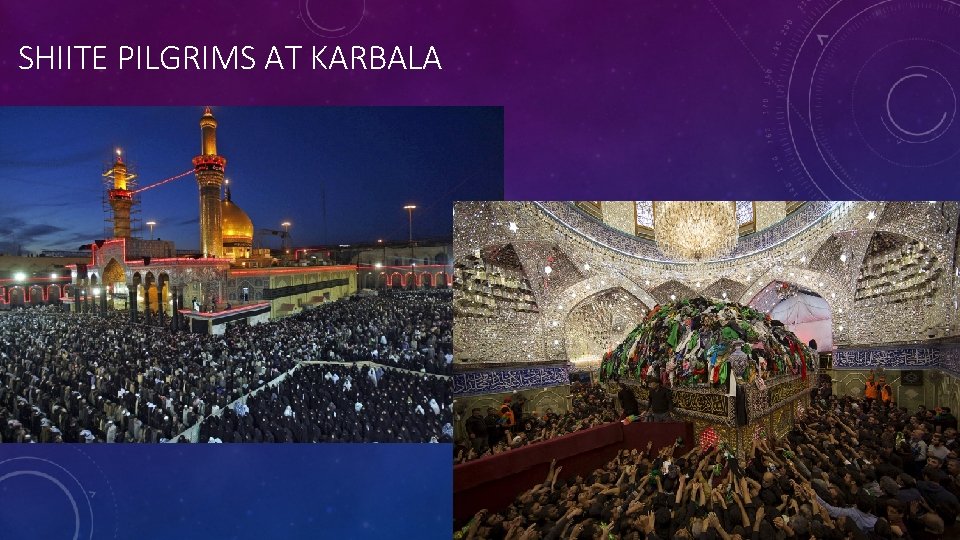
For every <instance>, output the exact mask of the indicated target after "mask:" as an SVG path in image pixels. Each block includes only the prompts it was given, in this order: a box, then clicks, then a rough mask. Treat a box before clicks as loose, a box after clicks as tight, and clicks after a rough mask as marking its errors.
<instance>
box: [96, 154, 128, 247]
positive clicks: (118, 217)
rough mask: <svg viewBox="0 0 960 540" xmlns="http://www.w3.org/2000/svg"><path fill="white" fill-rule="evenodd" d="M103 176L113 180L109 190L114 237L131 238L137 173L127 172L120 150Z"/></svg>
mask: <svg viewBox="0 0 960 540" xmlns="http://www.w3.org/2000/svg"><path fill="white" fill-rule="evenodd" d="M103 176H104V177H106V178H110V179H112V180H113V188H112V189H108V190H107V195H108V197H109V200H110V208H112V209H113V237H114V238H130V207H132V206H133V191H132V190H131V188H132V187H133V179H134V178H136V175H133V174H130V173H128V172H127V165H126V164H125V163H124V162H123V157H122V156H121V155H120V150H119V149H117V159H116V161H114V162H113V166H112V167H110V168H109V169H108V170H107V171H106V172H104V173H103Z"/></svg>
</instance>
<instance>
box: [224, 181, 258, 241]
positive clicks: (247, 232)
mask: <svg viewBox="0 0 960 540" xmlns="http://www.w3.org/2000/svg"><path fill="white" fill-rule="evenodd" d="M220 211H221V212H222V216H223V218H222V219H223V222H222V223H223V245H224V247H250V246H252V245H253V221H251V220H250V216H248V215H247V213H246V212H244V211H243V210H241V209H240V207H239V206H237V205H236V204H234V203H233V201H231V200H230V190H229V188H228V189H227V197H226V198H225V199H224V200H222V201H220Z"/></svg>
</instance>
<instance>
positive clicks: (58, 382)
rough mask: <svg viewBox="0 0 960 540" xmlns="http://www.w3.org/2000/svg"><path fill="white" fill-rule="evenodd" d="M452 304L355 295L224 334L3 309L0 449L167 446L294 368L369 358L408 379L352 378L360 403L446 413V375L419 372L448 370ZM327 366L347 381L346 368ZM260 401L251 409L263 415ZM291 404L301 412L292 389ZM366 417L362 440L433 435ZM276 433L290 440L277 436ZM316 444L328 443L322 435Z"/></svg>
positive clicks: (429, 295) (441, 294) (445, 299)
mask: <svg viewBox="0 0 960 540" xmlns="http://www.w3.org/2000/svg"><path fill="white" fill-rule="evenodd" d="M450 300H451V293H450V292H449V291H396V292H387V293H385V294H381V295H379V296H369V297H359V296H354V297H350V298H347V299H343V300H340V301H337V302H331V303H327V304H323V305H321V306H318V307H317V308H314V309H310V310H307V311H304V312H301V313H299V314H297V315H294V316H291V317H287V318H284V319H278V320H274V321H270V322H267V323H263V324H259V325H256V326H247V325H243V324H234V325H231V326H229V327H228V329H227V331H226V333H225V334H224V335H205V334H192V333H183V332H181V333H172V332H170V331H169V330H168V329H166V328H159V327H152V326H146V325H142V324H132V323H130V321H129V319H128V318H127V317H128V316H127V315H126V314H124V313H121V312H108V313H107V314H76V313H64V312H62V311H60V310H59V309H58V307H56V306H46V307H34V308H27V309H18V310H13V311H9V312H4V313H0V376H2V384H0V442H95V441H96V442H100V441H106V442H161V441H163V440H165V439H166V440H170V439H171V438H174V437H176V436H177V434H179V433H182V432H183V431H184V430H185V429H186V428H188V427H190V426H192V425H194V424H195V423H196V422H198V421H199V420H200V419H202V418H204V417H206V416H208V415H211V414H215V413H222V412H223V411H225V410H227V409H228V406H229V404H231V403H233V402H234V401H235V400H237V399H238V398H240V397H241V396H244V395H246V394H248V393H250V392H251V391H252V390H254V389H257V388H259V387H261V386H263V385H265V384H266V383H267V382H268V381H271V380H273V379H275V378H276V377H278V376H279V375H281V374H282V373H284V372H287V371H289V370H290V369H291V368H292V367H294V366H295V365H296V364H297V363H298V362H301V361H332V362H357V361H366V362H376V363H379V364H382V365H384V366H388V367H393V368H399V369H404V370H410V371H413V372H416V373H413V374H405V375H400V373H402V372H400V371H398V370H395V369H388V370H385V373H384V374H383V375H382V376H383V381H382V383H381V384H378V385H377V386H375V387H373V388H371V387H370V386H368V385H366V384H365V383H363V382H362V381H363V379H362V377H360V378H359V379H360V380H359V381H358V383H359V384H358V385H357V387H358V389H360V390H359V391H363V392H376V393H377V394H376V395H374V394H372V395H368V396H363V399H364V401H363V402H364V403H366V404H365V405H364V407H369V409H370V411H371V412H377V411H376V408H377V407H380V406H383V405H384V404H387V405H388V406H389V404H390V403H391V402H395V401H396V400H399V399H406V398H409V399H410V400H412V401H414V402H417V404H422V406H423V407H425V408H428V407H430V400H431V399H432V400H434V401H435V402H436V403H437V404H438V405H439V406H440V408H441V413H439V414H438V415H437V416H439V417H443V415H444V414H446V415H447V417H449V416H450V414H451V412H450V411H451V409H450V407H451V401H450V398H449V394H448V393H444V392H442V391H437V389H438V388H439V383H438V382H437V381H441V380H443V379H440V378H434V377H427V375H428V374H448V373H450V369H451V362H452V334H451V332H452V323H453V321H452V312H451V307H450V306H451V303H450ZM330 369H333V370H342V371H341V373H340V374H339V376H340V377H346V376H348V375H351V373H350V372H349V369H348V368H333V367H331V368H330ZM297 371H298V372H299V371H303V370H302V369H298V370H297ZM313 372H314V371H313V370H306V371H304V377H305V378H304V380H303V382H302V384H301V388H302V387H315V388H319V385H318V383H317V382H316V381H315V380H314V379H313V378H312V374H313ZM354 379H358V378H357V377H354ZM295 380H296V373H295V374H294V377H293V378H292V379H291V381H295ZM403 381H406V383H405V384H404V383H403ZM374 389H375V390H374ZM288 391H289V392H293V390H288V389H287V388H286V387H285V388H284V389H283V392H282V393H283V394H284V396H286V395H287V394H286V393H287V392H288ZM419 392H424V393H423V394H420V393H419ZM272 393H276V390H274V391H273V392H272ZM272 393H271V395H272ZM356 394H357V392H354V394H353V396H354V397H356ZM380 394H382V395H380ZM279 398H281V396H279V395H278V399H279ZM260 399H263V398H262V397H259V398H258V400H254V402H253V404H254V405H257V407H258V409H257V410H256V411H254V410H253V408H252V407H251V414H257V413H258V411H260V410H262V411H264V413H267V412H268V411H269V410H270V406H268V405H262V406H261V405H260V402H259V400H260ZM288 400H289V401H290V402H291V405H293V404H294V403H298V404H304V406H306V402H305V401H304V400H303V399H302V398H299V400H294V399H293V397H292V394H290V397H288ZM318 403H319V402H318V401H317V400H311V401H310V404H311V405H313V404H318ZM320 405H322V407H321V408H325V407H327V404H326V403H323V404H320ZM338 406H339V405H338ZM444 408H446V411H445V412H444V411H443V409H444ZM404 411H405V409H399V410H391V411H389V413H390V414H391V415H394V414H405V412H404ZM310 412H311V411H309V410H307V409H304V408H301V410H299V411H297V414H298V415H300V418H301V419H306V418H308V417H309V415H310ZM431 412H432V411H431ZM425 413H426V410H425ZM411 414H417V413H411ZM338 416H340V415H339V413H338ZM318 418H319V417H318ZM367 419H368V421H369V426H367V425H364V426H358V427H357V429H358V430H360V431H361V432H362V433H363V435H361V436H362V437H365V438H369V437H371V436H370V435H369V433H370V432H371V431H373V432H375V431H376V430H378V429H381V428H383V427H386V428H387V429H392V426H397V429H399V430H400V431H401V433H402V435H406V434H410V435H411V438H416V437H419V436H421V435H423V434H425V433H428V432H430V433H434V432H435V431H436V430H434V427H435V423H434V420H435V419H434V418H432V417H430V416H428V415H427V414H424V415H422V416H421V415H419V414H418V415H417V416H408V417H407V418H405V419H403V420H402V421H400V420H397V421H393V420H389V421H388V420H386V419H383V418H379V417H377V418H374V417H368V418H367ZM418 421H419V422H421V424H420V425H419V426H418V427H417V429H414V428H413V425H414V424H415V423H416V422H418ZM331 427H332V428H333V431H332V433H333V434H339V435H340V436H342V440H353V439H354V437H355V434H354V433H353V432H349V433H348V432H347V429H348V426H346V424H344V423H342V422H339V421H336V422H333V423H332V424H331ZM441 427H442V424H441ZM448 431H449V430H448ZM436 434H437V436H438V437H439V436H441V433H440V432H437V433H436ZM265 437H266V435H265ZM244 438H245V436H244ZM277 438H278V436H277V434H274V439H275V440H276V439H277ZM279 438H280V439H281V440H286V439H287V437H286V434H285V432H284V433H283V434H281V436H280V437H279ZM234 439H235V437H233V436H232V434H231V436H230V437H225V438H222V440H223V442H231V441H233V440H234ZM319 439H323V440H331V439H330V437H329V434H325V436H324V437H320V438H318V440H319ZM304 440H311V439H304Z"/></svg>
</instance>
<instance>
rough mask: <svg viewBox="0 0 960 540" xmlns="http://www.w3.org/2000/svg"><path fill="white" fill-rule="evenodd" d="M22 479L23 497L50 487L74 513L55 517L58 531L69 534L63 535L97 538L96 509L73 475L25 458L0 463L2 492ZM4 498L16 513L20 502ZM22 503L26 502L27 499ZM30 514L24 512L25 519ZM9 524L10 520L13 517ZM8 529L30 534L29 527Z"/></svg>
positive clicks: (9, 526)
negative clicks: (94, 514)
mask: <svg viewBox="0 0 960 540" xmlns="http://www.w3.org/2000/svg"><path fill="white" fill-rule="evenodd" d="M18 479H19V480H20V481H21V486H20V487H21V489H20V493H21V494H23V493H24V492H25V491H27V490H35V489H36V490H44V491H45V488H48V487H49V484H52V485H54V486H55V487H57V488H58V489H59V491H60V493H62V494H63V496H64V497H65V498H66V500H67V501H68V502H69V505H70V508H71V509H72V510H73V513H72V514H71V515H68V516H66V519H64V517H63V516H53V517H55V518H56V519H57V521H59V522H60V523H59V524H58V527H65V528H66V530H64V531H63V532H65V533H66V536H67V537H68V538H73V540H80V539H86V538H93V506H92V505H91V504H90V499H89V497H88V496H87V492H86V491H85V489H84V487H83V485H82V484H80V481H79V480H77V478H76V477H75V476H74V475H73V474H72V473H70V471H68V470H67V469H64V468H63V467H61V466H60V465H57V464H56V463H54V462H53V461H50V460H47V459H42V458H38V457H27V456H24V457H16V458H11V459H7V460H4V461H0V490H2V489H3V488H4V487H6V486H4V485H3V484H4V483H12V482H13V481H14V480H18ZM23 481H26V482H23ZM23 484H25V485H23ZM38 484H47V485H38ZM0 492H2V491H0ZM3 498H4V500H5V503H4V504H5V505H7V506H6V510H7V511H10V510H14V508H12V507H11V505H16V504H17V503H16V501H17V500H18V499H17V498H14V497H10V496H5V497H3ZM19 499H20V500H23V499H24V497H20V498H19ZM50 504H51V506H52V505H53V501H50ZM27 510H29V509H23V511H22V512H21V515H25V516H29V515H30V512H28V511H27ZM7 520H9V516H8V518H7ZM7 520H5V521H7ZM4 528H5V529H8V530H18V529H19V530H29V528H28V527H22V528H20V527H17V526H16V525H14V524H12V523H6V526H5V527H4Z"/></svg>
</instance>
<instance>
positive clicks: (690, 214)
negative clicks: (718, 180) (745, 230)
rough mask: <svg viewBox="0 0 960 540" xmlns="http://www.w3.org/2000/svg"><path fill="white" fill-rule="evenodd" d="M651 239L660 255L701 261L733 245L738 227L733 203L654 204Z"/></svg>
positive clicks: (725, 250)
mask: <svg viewBox="0 0 960 540" xmlns="http://www.w3.org/2000/svg"><path fill="white" fill-rule="evenodd" d="M653 212H654V227H653V232H654V238H655V239H656V242H657V246H658V247H659V248H660V251H662V252H663V254H664V255H667V256H668V257H670V258H672V259H675V260H685V261H703V260H708V259H713V258H716V257H720V256H722V255H726V254H727V253H730V252H731V251H733V248H735V247H736V246H737V237H738V236H739V230H740V229H739V226H738V225H737V208H736V203H734V202H733V201H667V202H654V203H653Z"/></svg>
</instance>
